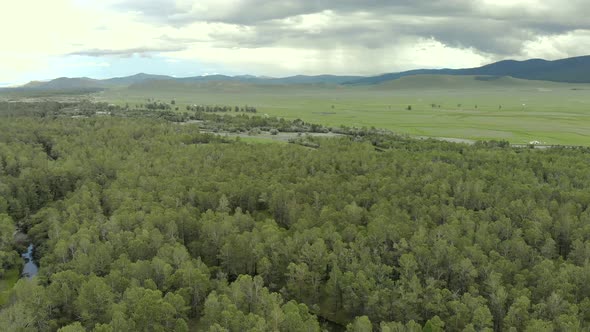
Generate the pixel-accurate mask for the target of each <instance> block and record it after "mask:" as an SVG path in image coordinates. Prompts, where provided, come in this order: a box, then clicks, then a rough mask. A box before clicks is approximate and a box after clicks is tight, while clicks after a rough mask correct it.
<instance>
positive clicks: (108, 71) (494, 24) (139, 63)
mask: <svg viewBox="0 0 590 332" xmlns="http://www.w3.org/2000/svg"><path fill="white" fill-rule="evenodd" d="M589 1H590V0H567V1H566V0H1V1H0V13H1V14H0V40H1V41H2V47H1V48H0V85H4V86H5V85H9V84H18V83H22V82H27V81H29V80H33V79H49V78H55V77H60V76H70V77H71V76H89V77H94V78H105V77H114V76H125V75H131V74H135V73H138V72H148V73H154V74H169V75H174V76H195V75H204V74H212V73H222V74H229V75H239V74H255V75H267V76H288V75H295V74H355V75H359V74H360V75H368V74H378V73H383V72H395V71H402V70H408V69H415V68H442V67H446V68H460V67H474V66H479V65H482V64H486V63H488V62H492V61H496V60H501V59H506V58H513V59H525V58H533V57H534V58H545V59H557V58H564V57H569V56H578V55H586V54H588V53H590V19H588V17H590V4H589Z"/></svg>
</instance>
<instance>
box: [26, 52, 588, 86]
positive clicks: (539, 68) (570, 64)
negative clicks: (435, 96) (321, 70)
mask: <svg viewBox="0 0 590 332" xmlns="http://www.w3.org/2000/svg"><path fill="white" fill-rule="evenodd" d="M416 75H450V76H486V77H513V78H518V79H525V80H541V81H552V82H565V83H590V56H581V57H574V58H567V59H561V60H555V61H547V60H542V59H531V60H526V61H515V60H504V61H500V62H495V63H492V64H488V65H485V66H482V67H477V68H464V69H418V70H410V71H404V72H398V73H388V74H382V75H377V76H368V77H362V76H336V75H318V76H305V75H297V76H290V77H283V78H273V77H259V76H252V75H242V76H226V75H209V76H195V77H184V78H176V77H172V76H166V75H150V74H144V73H141V74H136V75H133V76H127V77H117V78H110V79H104V80H97V79H92V78H88V77H78V78H68V77H60V78H57V79H54V80H51V81H46V82H41V81H33V82H30V83H27V84H25V85H23V86H22V87H20V88H19V89H25V90H88V91H93V90H104V89H109V88H114V87H126V86H131V85H135V84H142V83H146V82H150V81H177V82H180V83H207V82H239V83H250V84H259V85H288V84H332V85H334V84H335V85H376V84H383V83H386V82H389V81H395V80H399V79H401V78H403V77H408V76H416Z"/></svg>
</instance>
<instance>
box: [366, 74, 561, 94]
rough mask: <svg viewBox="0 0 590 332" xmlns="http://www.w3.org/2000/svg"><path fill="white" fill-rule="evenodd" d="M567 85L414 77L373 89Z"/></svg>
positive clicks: (484, 78) (505, 79) (470, 77)
mask: <svg viewBox="0 0 590 332" xmlns="http://www.w3.org/2000/svg"><path fill="white" fill-rule="evenodd" d="M561 85H567V84H566V83H560V82H549V81H532V80H523V79H520V78H514V77H509V76H490V75H478V76H473V75H428V74H420V75H412V76H405V77H401V78H399V79H396V80H391V81H385V82H381V83H379V84H374V85H371V88H373V89H385V90H391V89H395V90H403V89H470V88H475V89H481V88H487V89H491V88H495V87H498V88H502V89H505V88H507V87H514V88H552V87H557V86H561Z"/></svg>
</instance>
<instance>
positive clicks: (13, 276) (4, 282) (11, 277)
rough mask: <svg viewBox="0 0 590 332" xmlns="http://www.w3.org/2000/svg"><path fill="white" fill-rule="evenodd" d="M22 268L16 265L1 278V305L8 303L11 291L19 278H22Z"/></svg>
mask: <svg viewBox="0 0 590 332" xmlns="http://www.w3.org/2000/svg"><path fill="white" fill-rule="evenodd" d="M20 269H21V267H20V266H15V267H14V268H12V269H10V270H8V271H6V273H4V276H3V277H2V279H0V307H2V306H4V305H5V304H6V303H8V297H9V296H10V291H11V290H12V288H13V287H14V285H15V284H16V282H17V281H18V279H20Z"/></svg>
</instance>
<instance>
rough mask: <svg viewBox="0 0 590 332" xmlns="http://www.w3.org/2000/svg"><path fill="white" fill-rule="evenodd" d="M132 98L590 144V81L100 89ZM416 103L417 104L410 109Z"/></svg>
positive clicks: (418, 80) (430, 132)
mask: <svg viewBox="0 0 590 332" xmlns="http://www.w3.org/2000/svg"><path fill="white" fill-rule="evenodd" d="M98 98H99V99H101V100H106V101H110V102H114V103H119V104H125V103H129V104H130V105H133V104H134V103H142V102H144V101H145V100H146V99H147V98H155V99H158V100H162V101H168V100H172V99H174V100H175V101H176V103H177V106H179V107H180V109H184V108H185V106H186V105H188V104H207V105H214V104H219V105H244V104H247V105H251V106H255V107H257V108H258V112H259V114H268V115H271V116H278V117H284V118H287V119H296V118H300V119H303V120H304V121H308V122H312V123H320V124H324V125H330V126H340V125H347V126H356V127H373V126H374V127H377V128H385V129H390V130H392V131H395V132H398V133H400V134H408V135H417V136H430V137H449V138H464V139H476V140H477V139H486V140H489V139H496V140H508V141H510V142H511V143H516V144H518V143H528V142H530V141H539V142H542V143H546V144H567V145H590V85H579V84H562V83H551V82H543V81H526V80H518V79H512V78H500V79H490V80H487V79H482V78H477V77H469V76H467V77H466V76H413V77H407V78H403V79H400V80H396V81H391V82H388V83H385V84H380V85H374V86H336V85H314V86H310V85H284V86H281V85H277V86H260V85H250V84H243V83H229V82H219V83H177V82H163V81H160V82H158V81H156V82H150V83H146V84H141V85H136V86H131V87H129V88H122V89H116V90H109V91H105V92H102V93H100V94H99V95H98ZM408 106H411V110H408Z"/></svg>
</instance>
